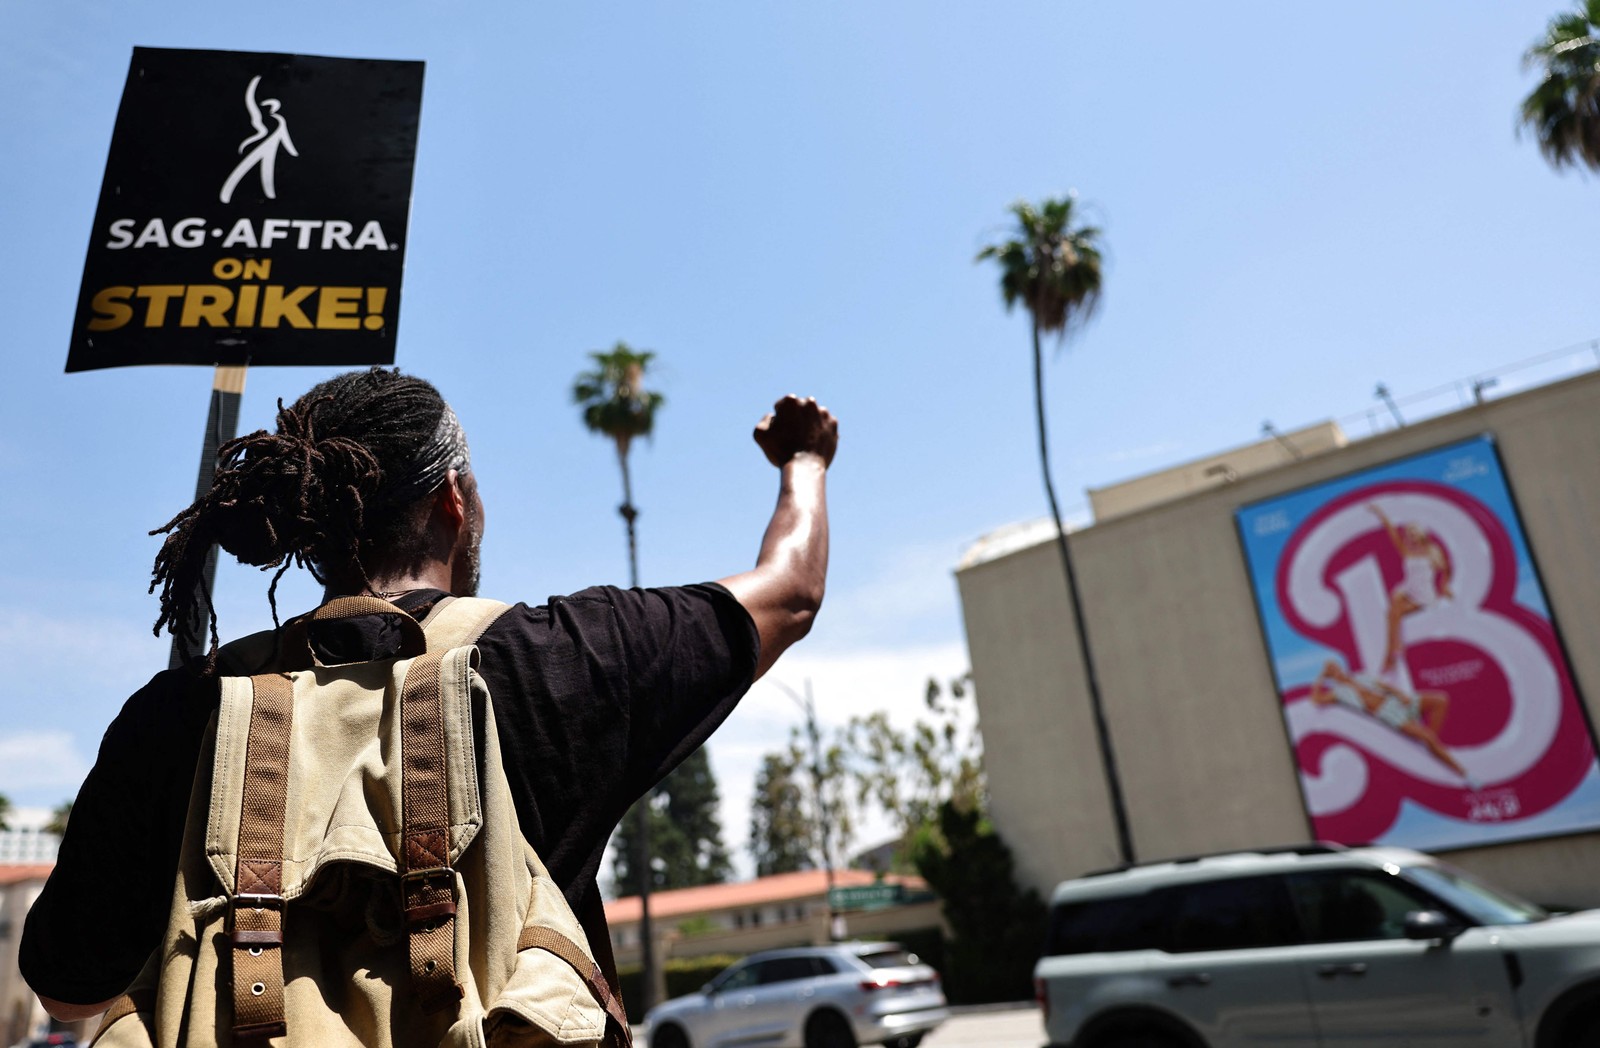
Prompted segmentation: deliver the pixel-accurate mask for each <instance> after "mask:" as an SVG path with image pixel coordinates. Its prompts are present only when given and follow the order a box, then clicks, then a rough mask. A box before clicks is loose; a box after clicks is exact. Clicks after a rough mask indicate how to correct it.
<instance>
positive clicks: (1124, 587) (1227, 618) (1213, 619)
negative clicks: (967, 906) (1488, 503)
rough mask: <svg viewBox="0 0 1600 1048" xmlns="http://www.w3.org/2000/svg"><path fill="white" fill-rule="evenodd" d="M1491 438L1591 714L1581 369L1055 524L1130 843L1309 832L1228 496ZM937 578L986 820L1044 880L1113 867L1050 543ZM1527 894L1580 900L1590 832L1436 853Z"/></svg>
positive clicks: (1585, 888)
mask: <svg viewBox="0 0 1600 1048" xmlns="http://www.w3.org/2000/svg"><path fill="white" fill-rule="evenodd" d="M1484 432H1491V433H1493V434H1494V435H1495V437H1496V439H1497V440H1498V443H1499V447H1500V452H1501V456H1502V459H1503V461H1504V463H1505V467H1506V473H1507V476H1508V478H1509V481H1510V484H1511V487H1512V490H1513V492H1514V494H1515V496H1516V498H1517V501H1518V504H1519V507H1520V509H1521V511H1522V518H1523V526H1524V528H1525V530H1526V533H1527V537H1528V542H1529V545H1530V546H1531V547H1532V549H1533V553H1534V556H1535V558H1536V561H1537V562H1538V564H1539V565H1540V568H1541V572H1542V574H1543V576H1544V582H1545V586H1546V595H1547V597H1548V599H1549V602H1550V605H1551V608H1552V611H1553V612H1554V614H1555V617H1556V621H1557V624H1558V626H1559V628H1560V629H1561V630H1562V633H1563V635H1564V637H1565V639H1566V641H1567V644H1568V648H1569V654H1570V656H1571V658H1572V663H1573V671H1574V674H1575V676H1576V678H1577V683H1578V688H1579V690H1580V692H1581V693H1582V694H1583V695H1584V696H1585V698H1586V700H1587V702H1588V706H1589V711H1590V716H1591V718H1594V717H1595V716H1596V711H1597V709H1600V707H1597V706H1596V700H1597V699H1600V646H1596V645H1595V644H1593V643H1592V641H1591V639H1590V638H1592V637H1593V636H1594V635H1595V633H1596V631H1597V630H1600V551H1597V548H1596V547H1597V543H1596V522H1600V467H1597V465H1596V452H1597V451H1600V375H1586V376H1583V377H1580V378H1576V379H1570V380H1568V381H1566V382H1562V383H1558V384H1555V385H1551V386H1546V387H1542V388H1539V389H1536V390H1533V391H1530V392H1526V393H1522V394H1519V395H1515V396H1510V397H1506V398H1504V399H1500V400H1496V401H1491V402H1489V403H1487V404H1483V405H1479V406H1477V407H1473V408H1469V409H1466V410H1463V411H1460V412H1457V413H1455V414H1451V415H1446V416H1443V417H1440V418H1435V419H1431V420H1429V421H1427V422H1423V423H1420V424H1417V425H1413V426H1410V427H1407V428H1405V429H1401V430H1397V431H1394V432H1391V433H1387V434H1384V435H1382V436H1379V437H1375V438H1372V439H1369V440H1364V441H1360V442H1358V443H1355V444H1351V445H1349V446H1347V447H1344V448H1341V449H1336V450H1329V451H1327V452H1325V453H1323V454H1320V455H1316V456H1314V457H1308V458H1306V459H1305V460H1303V461H1300V462H1294V463H1290V464H1286V465H1284V466H1281V467H1279V468H1277V469H1272V470H1269V471H1266V472H1262V473H1258V474H1255V475H1251V476H1246V477H1243V478H1241V479H1240V480H1238V481H1237V482H1235V483H1231V484H1228V485H1225V486H1222V487H1217V488H1214V489H1212V490H1209V491H1207V492H1205V493H1202V494H1199V495H1195V496H1193V497H1190V498H1187V499H1183V500H1180V501H1176V502H1171V503H1167V504H1165V505H1161V506H1157V507H1154V508H1150V509H1146V510H1143V511H1141V512H1136V513H1132V514H1129V515H1127V516H1123V517H1119V518H1118V519H1115V520H1112V521H1109V522H1107V523H1103V524H1099V525H1096V526H1094V527H1092V528H1089V529H1086V530H1084V531H1081V532H1077V533H1074V534H1073V535H1072V538H1071V541H1072V549H1073V556H1074V564H1075V566H1076V568H1077V571H1078V575H1079V585H1080V589H1081V593H1082V598H1083V604H1084V609H1085V612H1084V613H1085V618H1086V620H1087V621H1088V623H1089V633H1090V642H1091V645H1092V648H1093V651H1094V655H1095V664H1096V668H1097V670H1098V673H1099V677H1100V683H1101V689H1102V693H1103V695H1104V698H1105V704H1106V710H1107V719H1108V722H1109V725H1110V728H1111V732H1112V735H1113V739H1114V745H1115V750H1116V755H1117V759H1118V761H1119V763H1120V766H1121V773H1122V782H1123V787H1124V790H1125V792H1126V794H1127V802H1128V811H1129V820H1130V823H1131V826H1132V834H1133V838H1134V846H1135V851H1136V854H1137V857H1138V858H1140V859H1141V860H1143V859H1154V858H1161V857H1165V856H1173V855H1181V854H1188V853H1194V852H1205V851H1216V850H1221V849H1231V848H1246V847H1251V846H1257V847H1260V846H1267V845H1274V844H1285V843H1294V842H1297V841H1303V840H1306V839H1307V838H1308V836H1309V835H1310V828H1309V824H1308V821H1307V819H1306V817H1305V814H1304V809H1303V807H1302V804H1301V799H1300V791H1299V785H1298V782H1297V779H1296V775H1295V770H1294V765H1293V761H1292V758H1291V754H1290V751H1289V746H1288V741H1287V734H1286V730H1285V727H1284V723H1283V718H1282V715H1281V712H1280V706H1279V701H1278V697H1277V694H1276V689H1275V687H1274V684H1273V680H1272V675H1271V671H1270V664H1269V659H1268V654H1267V650H1266V647H1265V643H1264V642H1263V640H1262V637H1261V630H1260V625H1259V623H1258V620H1257V617H1256V612H1255V607H1254V603H1253V597H1252V595H1251V591H1250V586H1249V580H1248V577H1247V575H1246V572H1245V564H1244V555H1243V551H1242V549H1241V547H1240V544H1239V539H1238V536H1237V533H1236V530H1235V527H1234V521H1233V512H1234V510H1235V509H1236V508H1238V507H1239V506H1240V505H1242V504H1245V503H1250V502H1255V501H1257V500H1260V499H1263V498H1267V497H1270V496H1273V495H1277V494H1279V493H1282V492H1284V491H1288V490H1292V489H1296V488H1301V487H1304V486H1306V485H1308V484H1313V483H1316V482H1319V481H1322V480H1327V479H1331V478H1334V477H1339V476H1343V475H1345V474H1347V473H1350V472H1352V471H1355V470H1359V469H1363V468H1365V467H1368V466H1373V465H1377V464H1379V463H1383V462H1388V461H1391V460H1393V459H1396V458H1400V457H1403V456H1405V455H1410V454H1414V453H1417V452H1421V451H1426V450H1429V449H1432V448H1434V447H1438V446H1439V445H1442V444H1447V443H1450V442H1452V441H1456V440H1460V439H1464V438H1467V437H1470V436H1474V435H1476V434H1479V433H1484ZM969 560H972V561H974V562H972V563H969V564H967V565H966V566H964V567H963V568H962V569H961V570H959V571H958V573H957V579H958V582H959V586H960V590H961V599H962V607H963V615H964V618H965V621H966V628H967V643H968V648H969V651H970V654H971V657H972V669H973V676H974V682H975V684H976V691H977V696H978V709H979V717H980V722H981V725H982V728H983V733H984V742H985V747H986V751H987V753H988V769H989V785H990V791H991V796H992V800H993V811H994V818H995V821H996V823H997V825H998V826H999V828H1000V830H1001V832H1002V834H1003V835H1004V836H1005V839H1006V841H1007V842H1008V843H1009V844H1010V845H1011V847H1012V848H1013V850H1014V851H1015V853H1016V856H1017V861H1018V866H1019V870H1020V873H1021V875H1022V876H1023V877H1024V878H1025V879H1026V880H1027V882H1028V883H1031V884H1032V885H1034V886H1036V887H1038V888H1040V889H1041V890H1048V889H1049V888H1050V887H1052V886H1053V885H1054V884H1055V883H1057V882H1058V881H1060V880H1062V879H1063V878H1066V877H1071V876H1075V875H1078V874H1080V873H1083V872H1085V871H1086V870H1089V869H1092V868H1097V867H1103V866H1108V865H1113V864H1115V862H1116V861H1117V854H1116V845H1115V837H1114V833H1113V829H1112V822H1111V818H1110V814H1109V810H1108V805H1107V800H1106V792H1105V787H1104V781H1103V775H1102V771H1101V764H1100V759H1099V755H1098V751H1097V748H1096V745H1095V740H1094V734H1093V728H1092V723H1091V720H1090V716H1089V712H1088V700H1087V696H1086V693H1085V688H1084V686H1083V683H1082V682H1083V675H1082V671H1081V667H1080V664H1079V660H1078V655H1077V648H1076V641H1075V639H1074V634H1073V624H1072V620H1071V613H1070V610H1069V607H1068V603H1067V599H1066V595H1065V586H1064V583H1063V581H1062V573H1061V567H1060V560H1059V554H1058V553H1057V550H1056V548H1055V545H1054V543H1053V542H1050V541H1046V542H1044V543H1042V544H1035V545H1032V546H1029V547H1027V548H1023V549H1020V550H1015V551H1012V552H1008V553H1004V554H1001V555H998V556H996V557H994V558H992V559H987V560H985V559H983V558H982V557H981V556H980V557H977V558H973V557H971V555H969ZM1450 858H1451V859H1452V861H1455V862H1457V863H1458V864H1460V865H1462V866H1464V867H1467V868H1469V869H1475V870H1478V871H1480V872H1482V873H1484V874H1485V875H1486V876H1489V877H1492V878H1493V879H1495V880H1497V881H1500V882H1501V883H1504V884H1506V885H1508V886H1510V887H1513V888H1516V889H1518V890H1520V891H1522V892H1524V893H1525V894H1528V895H1530V896H1533V897H1535V898H1537V899H1545V900H1557V901H1562V902H1566V903H1570V904H1573V905H1593V906H1600V878H1595V877H1594V876H1593V871H1594V870H1595V869H1597V868H1600V834H1584V835H1579V836H1573V837H1566V838H1560V839H1546V840H1543V841H1535V842H1528V843H1521V844H1510V845H1500V846H1495V847H1486V848H1479V849H1472V850H1470V851H1462V852H1457V853H1454V854H1452V855H1451V856H1450Z"/></svg>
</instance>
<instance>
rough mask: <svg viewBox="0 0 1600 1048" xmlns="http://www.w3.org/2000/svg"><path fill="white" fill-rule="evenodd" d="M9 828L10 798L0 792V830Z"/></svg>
mask: <svg viewBox="0 0 1600 1048" xmlns="http://www.w3.org/2000/svg"><path fill="white" fill-rule="evenodd" d="M9 829H11V798H10V797H7V796H6V795H5V794H3V793H0V830H9Z"/></svg>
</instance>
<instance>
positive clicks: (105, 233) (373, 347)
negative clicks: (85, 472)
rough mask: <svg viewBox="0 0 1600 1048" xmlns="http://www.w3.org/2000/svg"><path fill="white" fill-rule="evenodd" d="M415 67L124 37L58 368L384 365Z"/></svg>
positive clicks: (396, 283)
mask: <svg viewBox="0 0 1600 1048" xmlns="http://www.w3.org/2000/svg"><path fill="white" fill-rule="evenodd" d="M421 107H422V63H421V62H391V61H372V60H367V59H352V58H314V57H310V56H307V55H281V54H255V53H244V52H234V51H179V50H169V49H162V48H147V47H139V48H135V49H134V52H133V62H132V64H131V66H130V67H129V70H128V84H127V87H126V88H125V89H124V91H123V94H122V106H121V108H120V109H119V110H118V111H117V124H116V130H115V131H114V132H113V134H112V137H111V153H110V156H109V158H108V159H107V161H106V175H105V181H104V183H103V185H102V186H101V189H100V205H99V208H98V210H97V211H96V213H95V220H94V231H93V233H92V234H91V235H90V239H89V254H88V260H87V262H86V263H85V265H84V270H83V288H82V290H81V291H80V292H79V294H78V312H77V316H76V318H75V320H74V322H73V332H72V348H71V350H70V351H69V352H68V354H67V370H68V371H86V370H89V369H92V368H106V367H121V366H125V365H129V364H233V365H238V364H249V365H254V366H260V365H272V364H319V365H320V364H387V363H392V362H393V361H394V344H395V329H396V321H397V319H398V317H399V312H400V276H401V272H402V270H403V268H404V262H405V243H406V219H407V216H408V213H409V211H410V206H411V168H412V162H413V160H414V159H415V156H416V142H417V121H418V118H419V116H420V112H421Z"/></svg>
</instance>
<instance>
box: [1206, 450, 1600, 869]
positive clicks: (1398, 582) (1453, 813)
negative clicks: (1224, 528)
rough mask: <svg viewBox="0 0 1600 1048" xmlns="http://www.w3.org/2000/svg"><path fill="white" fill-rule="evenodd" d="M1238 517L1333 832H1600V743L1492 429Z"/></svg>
mask: <svg viewBox="0 0 1600 1048" xmlns="http://www.w3.org/2000/svg"><path fill="white" fill-rule="evenodd" d="M1236 518H1237V524H1238V528H1239V533H1240V537H1241V539H1242V541H1243V545H1244V551H1245V559H1246V561H1247V564H1248V568H1249V572H1250V579H1251V585H1252V588H1253V590H1254V593H1255V598H1256V606H1257V609H1258V612H1259V614H1260V618H1261V624H1262V630H1263V633H1264V634H1265V637H1266V642H1267V649H1268V654H1269V656H1270V658H1271V660H1272V669H1273V675H1274V678H1275V680H1276V682H1277V687H1278V694H1279V697H1280V699H1281V700H1282V709H1283V717H1284V721H1285V724H1286V727H1287V729H1288V735H1289V740H1290V744H1291V746H1292V747H1293V750H1294V756H1295V761H1296V764H1297V767H1298V770H1299V775H1300V788H1301V792H1302V795H1303V797H1304V801H1305V807H1306V812H1307V815H1308V816H1309V818H1310V821H1311V825H1312V831H1313V833H1314V835H1315V836H1316V837H1317V838H1318V839H1320V840H1330V841H1337V842H1341V843H1364V842H1375V843H1383V844H1398V845H1405V846H1409V847H1416V848H1434V849H1439V848H1451V847H1465V846H1470V845H1477V844H1484V843H1490V842H1493V841H1503V840H1512V839H1522V838H1529V837H1536V836H1545V835H1551V834H1559V833H1571V832H1576V831H1579V830H1586V829H1592V828H1595V827H1600V772H1597V768H1596V760H1595V745H1594V737H1593V732H1592V730H1591V727H1590V725H1589V723H1588V719H1587V717H1586V715H1585V713H1584V709H1583V706H1582V703H1581V702H1580V700H1579V696H1578V693H1577V689H1576V688H1575V687H1574V685H1573V678H1572V672H1571V669H1570V667H1569V666H1568V664H1567V659H1566V656H1565V654H1564V652H1563V650H1562V647H1561V643H1560V640H1559V638H1558V636H1557V632H1556V627H1555V622H1554V619H1553V617H1552V615H1551V613H1550V608H1549V605H1548V604H1547V602H1546V600H1545V595H1544V588H1543V586H1542V584H1541V582H1540V579H1539V574H1538V570H1537V567H1536V566H1535V564H1534V560H1533V556H1532V553H1531V551H1530V550H1529V548H1528V542H1527V538H1526V536H1525V535H1524V533H1523V529H1522V522H1521V520H1520V518H1519V516H1518V514H1517V510H1516V506H1515V504H1514V502H1513V500H1512V497H1511V491H1510V488H1509V487H1508V485H1507V482H1506V477H1505V473H1504V471H1503V469H1502V468H1501V464H1500V458H1499V455H1498V454H1497V452H1496V449H1495V444H1494V441H1493V439H1492V438H1491V437H1489V436H1482V437H1478V438H1474V439H1472V440H1468V441H1464V442H1461V443H1458V444H1452V445H1449V446H1446V447H1442V448H1438V449H1435V450H1433V451H1429V452H1425V453H1423V454H1420V455H1415V456H1412V457H1409V458H1404V459H1400V460H1397V461H1394V462H1390V463H1386V464H1384V465H1381V466H1376V467H1373V468H1371V469H1367V470H1363V471H1361V472H1359V473H1354V474H1351V475H1349V476H1345V477H1342V478H1339V479H1336V480H1331V481H1326V482H1324V483H1321V484H1317V485H1314V486H1312V487H1307V488H1302V489H1300V490H1298V491H1293V492H1289V493H1286V494H1283V495H1280V496H1277V497H1274V498H1271V499H1267V500H1265V501H1262V502H1258V503H1255V504H1252V505H1249V506H1244V507H1241V508H1240V509H1239V510H1238V511H1237V514H1236Z"/></svg>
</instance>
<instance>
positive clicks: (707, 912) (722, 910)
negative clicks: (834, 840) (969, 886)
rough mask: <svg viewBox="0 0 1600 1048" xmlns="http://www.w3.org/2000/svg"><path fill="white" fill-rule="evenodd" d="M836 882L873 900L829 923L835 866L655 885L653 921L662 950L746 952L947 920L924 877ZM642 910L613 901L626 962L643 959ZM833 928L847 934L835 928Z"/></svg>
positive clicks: (609, 913)
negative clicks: (730, 880)
mask: <svg viewBox="0 0 1600 1048" xmlns="http://www.w3.org/2000/svg"><path fill="white" fill-rule="evenodd" d="M833 884H834V887H835V888H836V889H843V894H844V895H846V896H847V897H849V896H854V897H856V898H858V899H863V900H864V901H865V904H864V905H860V906H857V905H852V904H850V903H849V902H846V903H845V905H844V907H843V908H841V909H840V911H839V913H838V914H837V916H838V918H839V921H840V925H839V927H838V928H836V929H830V927H829V909H828V874H827V873H826V872H825V871H823V870H801V871H800V872H798V873H779V874H774V875H773V876H771V877H758V878H756V879H755V880H751V881H741V882H738V883H734V884H708V885H705V886H703V887H700V888H678V889H676V890H674V891H667V892H654V893H652V894H651V896H650V924H651V932H652V935H653V937H654V938H655V941H656V951H655V955H656V958H657V960H659V961H667V960H671V959H672V958H674V957H707V956H710V955H712V954H724V953H731V954H737V955H740V956H743V955H745V954H749V953H754V952H756V951H757V950H775V949H780V948H784V947H789V946H818V945H822V944H824V943H828V942H831V941H833V939H834V938H835V937H837V938H850V939H885V938H887V939H892V938H894V936H895V935H896V934H897V933H899V932H910V931H922V930H924V929H928V928H939V927H942V925H943V918H942V917H941V915H940V909H939V903H938V901H937V900H936V899H934V898H933V896H932V895H931V894H930V893H929V892H928V886H927V883H926V882H925V881H923V880H922V878H920V877H909V876H902V875H899V874H888V875H886V876H884V877H882V878H879V877H878V876H877V875H876V874H873V873H870V872H868V871H866V870H835V871H834V872H833ZM891 892H892V895H891V894H890V893H891ZM880 896H885V897H880ZM885 903H887V905H886V904H885ZM639 917H640V907H639V897H638V896H637V895H630V896H627V897H625V898H621V899H613V900H611V901H610V902H608V903H606V922H607V923H608V924H610V925H611V943H612V949H613V951H614V953H615V954H616V959H617V964H618V965H619V966H623V967H626V966H628V965H632V964H638V963H639V961H640V956H641V950H640V946H641V939H640V935H639ZM833 931H837V932H838V933H839V934H838V935H837V936H834V935H833V934H832V932H833ZM658 999H659V998H658Z"/></svg>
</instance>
